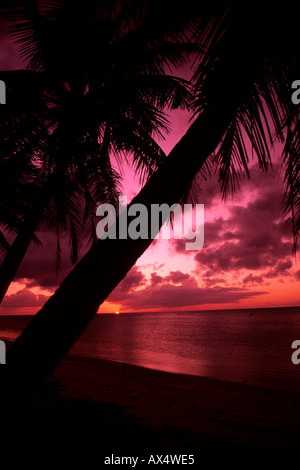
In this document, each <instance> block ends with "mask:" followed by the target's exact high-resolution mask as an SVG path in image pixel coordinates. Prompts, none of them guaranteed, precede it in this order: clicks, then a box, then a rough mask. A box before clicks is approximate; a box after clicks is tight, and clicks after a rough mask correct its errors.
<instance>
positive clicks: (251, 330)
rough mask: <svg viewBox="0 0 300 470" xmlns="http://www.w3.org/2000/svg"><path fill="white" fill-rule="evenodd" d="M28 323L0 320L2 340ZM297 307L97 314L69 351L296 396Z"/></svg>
mask: <svg viewBox="0 0 300 470" xmlns="http://www.w3.org/2000/svg"><path fill="white" fill-rule="evenodd" d="M30 319H31V317H24V316H5V317H3V316H1V317H0V339H2V340H5V339H10V340H12V339H15V338H16V337H17V336H18V335H19V334H20V333H21V332H22V330H23V329H24V328H25V326H26V324H28V322H29V321H30ZM297 339H298V340H300V307H299V308H298V307H293V308H272V309H253V310H216V311H199V312H166V313H126V314H120V315H113V314H107V315H106V314H102V315H97V316H96V318H95V319H94V320H93V321H92V323H91V324H90V325H89V326H88V328H87V329H86V331H85V332H84V333H83V335H82V337H81V338H80V340H79V341H78V342H77V343H76V344H75V345H74V346H73V348H72V349H71V353H72V354H76V355H83V356H88V357H100V358H104V359H110V360H113V361H119V362H125V363H129V364H135V365H139V366H143V367H148V368H152V369H158V370H163V371H168V372H177V373H181V374H191V375H199V376H206V377H211V378H217V379H222V380H230V381H234V382H245V383H250V384H256V385H264V386H269V387H277V388H283V389H290V390H297V391H300V364H299V365H294V364H293V363H292V360H291V356H292V353H293V352H294V350H293V349H292V348H291V345H292V343H293V341H294V340H297Z"/></svg>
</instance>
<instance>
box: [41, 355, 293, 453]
mask: <svg viewBox="0 0 300 470" xmlns="http://www.w3.org/2000/svg"><path fill="white" fill-rule="evenodd" d="M51 381H54V383H56V384H57V386H58V387H59V389H60V396H61V399H63V400H68V399H70V398H72V399H76V400H80V401H83V400H92V401H93V402H94V403H102V404H105V405H107V406H110V405H112V406H118V407H120V408H121V409H122V410H123V412H124V414H125V417H126V419H127V420H128V419H129V421H130V422H131V424H132V425H135V426H143V427H144V428H145V427H146V428H147V429H150V430H151V431H153V432H154V433H156V434H161V435H162V436H163V435H164V433H165V432H166V430H168V429H169V430H170V429H171V430H173V431H174V434H176V435H182V439H181V442H182V444H185V445H187V444H189V445H195V446H196V445H197V443H198V442H201V441H202V440H203V438H205V439H208V440H209V441H210V442H211V443H213V442H214V441H215V442H218V443H220V442H222V443H223V444H225V446H226V445H227V444H228V446H231V445H237V446H242V447H247V448H253V449H261V450H267V449H269V450H271V449H273V450H275V449H276V450H278V449H282V450H293V449H297V448H299V442H300V432H299V427H300V407H299V406H298V402H299V399H300V394H299V393H297V392H294V391H286V390H280V389H271V388H266V387H261V386H256V385H249V384H241V383H235V382H226V381H223V380H217V379H210V378H205V377H197V376H191V375H183V374H174V373H168V372H162V371H157V370H152V369H146V368H143V367H139V366H134V365H129V364H124V363H118V362H113V361H109V360H106V359H98V358H86V357H78V356H68V357H67V358H66V359H65V360H64V361H62V363H61V364H60V365H59V366H58V367H57V369H56V371H55V372H54V374H53V375H52V377H51V379H50V383H51ZM183 436H185V437H183ZM176 439H177V438H176V437H175V440H174V442H175V441H176V442H177V440H176ZM223 444H222V445H223ZM212 445H213V444H212Z"/></svg>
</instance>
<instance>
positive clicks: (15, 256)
mask: <svg viewBox="0 0 300 470" xmlns="http://www.w3.org/2000/svg"><path fill="white" fill-rule="evenodd" d="M43 210H44V207H43V206H42V205H41V203H40V202H39V204H38V207H36V208H34V209H32V210H31V212H30V214H29V216H28V217H27V218H26V219H25V220H24V222H23V224H22V226H21V229H20V231H19V233H18V235H17V236H16V238H15V240H14V241H13V243H12V245H11V246H10V247H9V249H8V251H7V254H6V256H5V258H4V260H3V262H2V264H1V266H0V304H1V302H2V300H3V299H4V297H5V295H6V292H7V290H8V288H9V286H10V284H11V282H12V281H13V279H14V277H15V275H16V274H17V271H18V269H19V266H20V264H21V263H22V261H23V258H24V256H25V254H26V252H27V250H28V247H29V245H30V242H31V241H32V237H33V235H34V233H35V231H36V229H37V227H38V225H39V223H40V221H41V216H42V213H43Z"/></svg>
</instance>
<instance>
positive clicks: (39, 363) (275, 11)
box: [7, 1, 299, 400]
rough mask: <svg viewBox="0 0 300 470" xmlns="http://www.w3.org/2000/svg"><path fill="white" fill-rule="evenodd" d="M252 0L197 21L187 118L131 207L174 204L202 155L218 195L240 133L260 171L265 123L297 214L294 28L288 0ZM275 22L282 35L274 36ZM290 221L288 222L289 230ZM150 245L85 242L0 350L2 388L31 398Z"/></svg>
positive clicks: (242, 159)
mask: <svg viewBox="0 0 300 470" xmlns="http://www.w3.org/2000/svg"><path fill="white" fill-rule="evenodd" d="M257 6H258V3H257V2H242V1H236V2H232V3H229V4H228V8H227V9H226V13H224V10H223V9H222V10H218V11H217V13H216V14H215V15H214V16H212V17H211V18H210V20H209V21H207V22H206V24H205V23H204V22H202V23H201V25H200V27H199V30H198V36H197V40H198V42H199V43H200V44H201V46H202V49H203V53H202V55H201V56H200V57H199V58H198V63H197V71H196V74H195V83H196V93H197V95H196V98H197V99H196V104H197V115H196V116H195V120H194V122H193V124H192V125H191V126H190V128H189V129H188V131H187V133H186V134H185V136H184V137H183V138H182V139H181V141H180V142H179V143H178V144H177V145H176V146H175V147H174V149H173V150H172V151H171V153H170V154H169V156H168V158H167V160H166V161H165V162H164V163H163V164H162V165H161V166H160V167H159V169H158V170H157V171H156V172H155V173H154V174H153V175H152V176H151V178H150V179H149V180H148V182H147V183H146V184H145V186H144V187H143V189H142V190H141V192H140V193H139V194H138V195H137V196H136V198H135V199H134V200H133V201H132V203H131V204H135V203H141V204H144V205H145V206H146V207H147V208H150V205H151V204H154V203H155V204H162V203H167V204H169V205H171V204H173V203H178V202H180V201H182V199H183V198H184V197H185V196H186V194H187V193H188V191H189V190H190V188H191V186H192V183H193V180H194V178H195V176H196V175H197V173H198V172H199V171H200V170H201V169H204V168H205V165H206V164H207V163H208V161H209V160H210V161H211V162H214V163H215V164H216V165H217V166H218V168H219V171H220V173H219V174H220V180H221V182H222V188H223V190H224V193H226V191H228V189H230V187H231V188H232V189H233V188H234V186H235V184H236V183H237V177H236V175H237V172H236V167H237V165H238V166H240V167H242V168H244V169H245V170H246V171H247V169H248V156H247V152H246V149H245V138H248V139H250V141H251V142H252V144H253V147H254V150H255V153H256V155H257V158H258V160H259V163H260V165H261V167H262V169H263V170H267V169H268V166H269V165H270V153H269V146H270V141H271V142H272V141H273V134H272V126H273V127H274V129H275V131H276V137H278V138H281V139H284V140H285V149H286V163H287V165H286V168H287V185H288V186H287V187H288V190H289V195H290V196H289V198H288V200H287V202H286V209H287V210H289V208H291V207H292V218H293V219H294V220H299V219H297V217H298V215H297V214H298V213H297V212H295V211H296V209H298V208H299V204H298V200H299V199H297V198H296V199H295V197H296V195H295V191H297V190H298V188H299V183H298V181H299V176H298V174H296V175H295V174H294V173H293V172H294V171H295V169H294V167H293V160H292V157H293V158H295V152H296V151H297V148H298V143H299V132H298V131H299V125H298V114H297V111H296V110H295V108H292V107H291V105H290V88H289V87H290V84H291V83H292V81H293V80H294V77H295V74H296V73H297V67H298V65H299V62H298V60H297V57H298V55H297V50H296V47H295V44H296V41H293V27H292V26H296V24H294V25H291V24H290V23H291V20H292V18H293V13H292V11H291V10H289V9H288V6H289V4H286V10H285V13H284V14H283V13H282V11H281V9H280V8H279V7H277V6H275V5H274V4H272V9H271V10H269V11H268V14H266V13H265V12H263V11H261V10H258V9H257ZM268 6H270V5H269V2H268ZM258 11H260V16H258V14H257V12H258ZM268 15H269V16H268ZM289 15H291V17H290V16H289ZM295 17H296V16H294V18H295ZM286 26H287V30H285V27H286ZM279 28H281V30H282V29H284V31H285V33H286V34H287V36H282V35H280V37H279V36H278V30H279ZM296 30H297V28H296V27H295V30H294V31H296ZM254 32H255V33H254ZM287 45H288V48H287V47H286V46H287ZM287 129H288V130H289V132H287ZM245 136H246V137H245ZM291 153H292V155H291ZM290 162H291V165H290V166H291V168H290V166H289V163H290ZM295 181H296V183H297V184H296V183H295ZM295 201H296V204H295V203H294V202H295ZM162 222H163V221H162ZM297 227H298V225H297V224H294V231H295V234H296V230H297ZM150 243H151V240H150V239H149V240H142V239H138V240H130V239H127V240H110V239H106V240H100V241H98V242H97V243H96V244H95V245H94V246H93V247H92V249H91V250H90V251H89V253H88V254H87V255H85V256H84V257H83V258H82V260H81V261H80V262H79V263H78V264H77V266H76V267H75V268H74V269H73V271H72V272H71V273H70V274H69V275H68V276H67V277H66V279H65V280H64V281H63V283H62V284H61V286H60V287H59V288H58V289H57V291H56V292H55V294H54V295H53V296H52V297H51V298H50V299H49V300H48V302H47V303H46V304H45V305H44V307H43V308H42V309H41V310H40V311H39V312H38V314H37V315H36V316H35V317H34V319H33V321H32V322H31V323H30V325H29V326H28V328H27V329H26V330H25V331H24V332H23V333H22V335H21V336H20V337H19V338H18V339H17V340H16V341H15V343H14V344H13V346H12V347H11V349H10V351H9V352H8V357H7V362H8V364H9V369H8V370H9V371H10V372H9V373H10V382H9V383H10V386H9V390H10V392H11V393H12V390H17V391H18V390H19V388H20V387H21V386H22V393H23V398H24V399H25V400H26V399H28V398H30V397H31V396H32V393H33V392H34V391H35V390H36V387H37V386H38V385H39V384H40V383H41V382H42V381H43V380H44V379H45V378H46V377H48V376H49V374H51V372H52V371H53V370H54V368H55V367H56V365H57V364H58V363H59V361H60V360H61V359H62V358H63V357H64V356H65V355H66V354H67V352H68V351H69V349H70V347H71V346H72V345H73V344H74V342H75V341H76V340H77V339H78V338H79V336H80V335H81V333H82V332H83V331H84V329H85V327H86V326H87V324H88V323H89V322H90V320H91V319H92V318H93V317H94V315H95V314H96V312H97V310H98V307H99V305H100V304H101V303H102V302H103V301H104V300H105V299H106V298H107V296H108V295H109V294H110V292H111V291H112V290H113V289H114V288H115V287H116V286H117V284H118V283H119V282H120V281H121V280H122V279H123V278H124V276H125V275H126V273H127V272H128V271H129V269H130V268H131V267H132V266H133V265H134V263H135V262H136V260H137V259H138V258H139V257H140V256H141V255H142V253H143V252H144V251H145V250H146V249H147V247H148V246H149V245H150ZM116 263H118V264H117V267H118V269H116ZM17 396H19V395H18V392H17Z"/></svg>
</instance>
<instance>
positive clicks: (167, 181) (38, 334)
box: [7, 103, 233, 401]
mask: <svg viewBox="0 0 300 470" xmlns="http://www.w3.org/2000/svg"><path fill="white" fill-rule="evenodd" d="M216 111H217V110H216V109H215V108H214V107H212V108H211V109H210V110H207V111H205V112H204V113H202V114H201V115H200V117H198V118H197V120H196V121H195V122H194V123H193V124H192V126H191V127H190V129H189V130H188V131H187V133H186V135H185V136H184V137H183V138H182V139H181V141H180V142H179V143H178V144H177V145H176V146H175V148H174V149H173V151H172V152H171V153H170V155H169V157H168V159H167V161H166V163H165V164H164V165H163V166H162V167H161V168H160V169H159V170H158V171H157V172H156V173H155V174H154V175H153V176H152V177H151V178H150V180H149V181H148V183H147V184H146V185H145V187H144V188H143V189H142V190H141V192H140V193H139V194H138V196H136V198H135V199H134V200H133V201H132V203H131V204H134V203H141V204H144V205H145V206H146V207H147V208H148V212H150V211H149V209H150V206H151V204H155V203H156V204H163V203H167V204H169V205H172V204H173V203H178V202H179V201H180V199H181V197H182V194H183V193H184V191H185V190H186V189H187V188H188V187H189V185H190V184H191V182H192V180H193V178H194V177H195V175H196V174H197V172H198V171H199V169H200V167H201V165H202V164H203V162H204V161H205V160H206V158H207V157H208V156H209V155H210V154H211V153H212V152H213V151H214V149H215V147H216V145H217V144H218V143H219V141H220V139H221V138H222V135H223V133H224V131H225V130H226V129H227V126H228V125H229V123H230V120H231V118H232V113H233V108H232V103H228V108H227V112H226V113H224V114H220V113H219V114H217V113H216ZM199 147H201V154H200V155H199V157H200V158H199V157H198V156H195V149H196V148H199ZM199 153H200V152H199ZM151 242H152V240H151V239H147V240H141V239H138V240H131V239H126V240H118V239H117V240H112V239H106V240H99V241H98V242H97V243H96V244H95V246H94V247H93V248H92V249H91V250H90V251H89V252H88V254H87V255H85V256H84V258H83V259H82V260H81V261H80V262H79V263H78V265H77V266H76V267H75V268H74V269H73V271H72V272H71V273H70V274H69V275H68V276H67V278H66V279H65V280H64V281H63V283H62V284H61V286H60V287H59V288H58V289H57V291H56V292H55V294H54V295H53V296H52V297H51V298H50V299H49V300H48V302H47V303H46V304H45V305H44V307H43V308H42V309H41V310H40V311H39V312H38V313H37V315H36V316H35V317H34V319H33V320H32V322H31V323H30V325H29V326H28V327H27V329H26V330H25V331H24V332H23V333H22V334H21V336H20V337H19V338H18V339H17V340H16V341H15V343H14V344H13V345H12V347H11V349H10V350H9V351H8V354H7V367H8V369H9V375H10V378H9V381H8V383H9V396H10V397H11V398H13V397H14V394H15V393H16V397H15V399H17V397H18V401H20V393H19V390H20V389H21V390H22V399H23V400H25V401H26V400H29V399H31V398H32V395H33V394H34V392H35V391H36V390H37V387H38V385H40V384H41V383H42V382H43V380H44V379H45V378H47V377H48V376H49V375H50V374H51V373H52V372H53V371H54V369H55V367H56V366H57V364H58V363H59V362H60V361H61V360H62V359H63V357H64V356H65V355H66V354H67V353H68V351H69V349H70V348H71V346H72V345H73V344H74V343H75V342H76V340H77V339H78V338H79V337H80V335H81V334H82V332H83V331H84V330H85V328H86V326H87V325H88V323H89V322H90V321H91V319H92V318H93V317H94V316H95V314H96V313H97V310H98V307H99V305H100V304H101V303H102V302H103V301H104V300H105V299H106V298H107V296H108V295H109V294H110V293H111V292H112V290H113V289H114V288H115V287H116V286H117V285H118V283H119V282H120V281H121V280H122V279H123V278H124V277H125V275H126V274H127V273H128V271H129V270H130V269H131V267H132V266H133V265H134V264H135V262H136V261H137V259H138V258H139V257H140V256H141V255H142V254H143V253H144V251H145V250H146V249H147V247H148V246H149V245H150V244H151Z"/></svg>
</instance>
